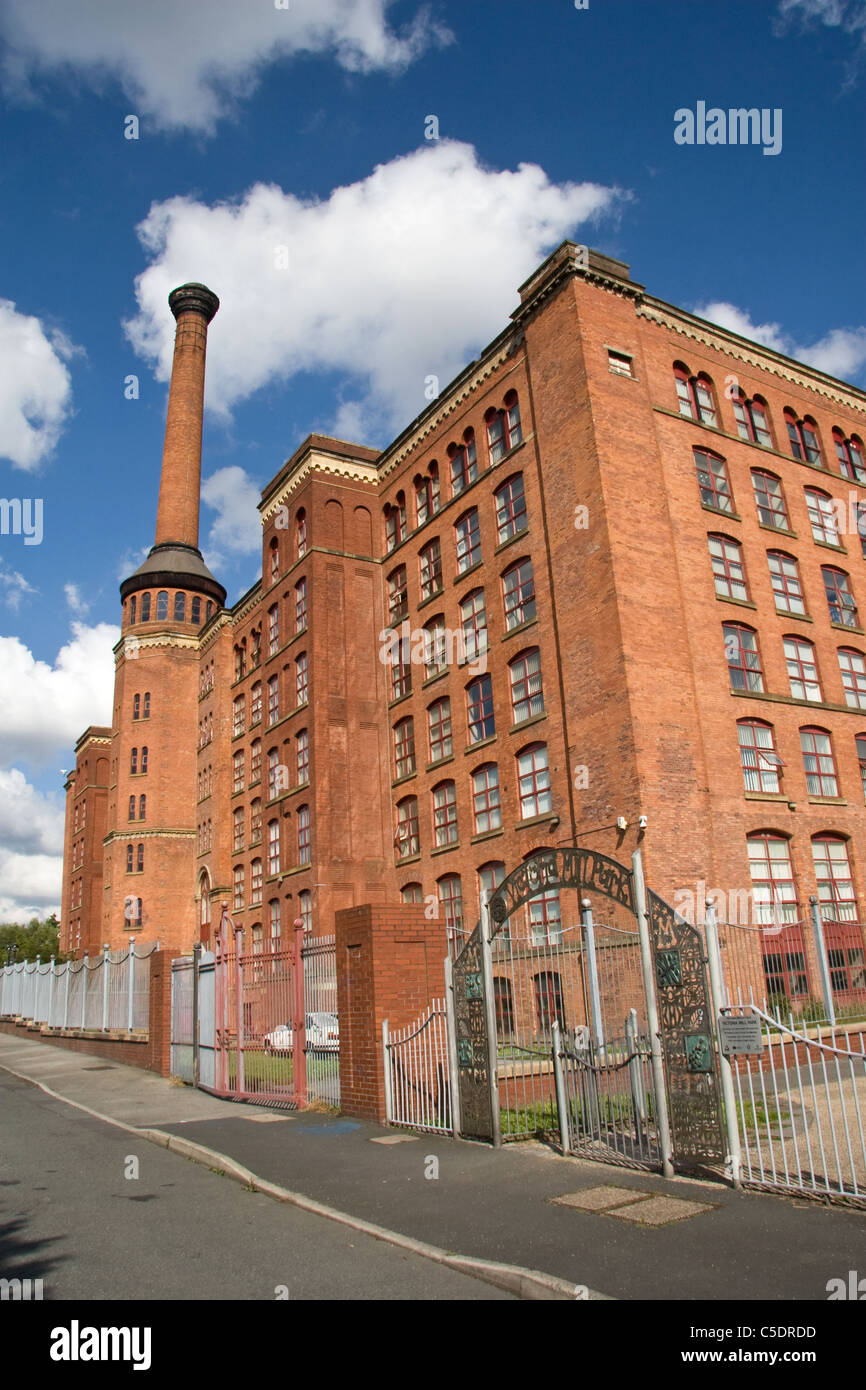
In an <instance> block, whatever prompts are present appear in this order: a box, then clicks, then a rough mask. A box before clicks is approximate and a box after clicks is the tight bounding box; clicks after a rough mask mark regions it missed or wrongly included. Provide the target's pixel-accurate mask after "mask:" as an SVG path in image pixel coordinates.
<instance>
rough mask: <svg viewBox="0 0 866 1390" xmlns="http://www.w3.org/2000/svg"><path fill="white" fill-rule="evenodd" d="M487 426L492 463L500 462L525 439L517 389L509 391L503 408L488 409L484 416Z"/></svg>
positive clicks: (488, 447) (488, 446) (488, 448)
mask: <svg viewBox="0 0 866 1390" xmlns="http://www.w3.org/2000/svg"><path fill="white" fill-rule="evenodd" d="M484 422H485V424H486V426H487V450H488V453H489V456H490V462H491V464H495V463H498V462H499V460H500V459H501V458H504V457H505V455H506V454H507V453H509V451H510V450H511V449H515V448H516V447H517V445H518V444H520V443H521V441H522V439H523V429H522V426H521V423H520V404H519V402H518V399H517V392H516V391H509V392H508V395H507V396H506V397H505V407H504V409H502V410H494V409H491V410H488V411H487V413H486V415H485V416H484Z"/></svg>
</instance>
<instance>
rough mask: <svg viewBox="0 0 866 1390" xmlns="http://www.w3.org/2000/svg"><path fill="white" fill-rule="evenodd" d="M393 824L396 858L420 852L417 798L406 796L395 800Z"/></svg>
mask: <svg viewBox="0 0 866 1390" xmlns="http://www.w3.org/2000/svg"><path fill="white" fill-rule="evenodd" d="M396 809H397V815H396V821H395V825H394V847H395V849H396V851H397V858H398V859H408V858H409V857H410V856H411V855H413V854H418V853H419V852H420V841H419V837H418V798H417V796H406V797H404V798H403V800H402V801H398V802H397V808H396Z"/></svg>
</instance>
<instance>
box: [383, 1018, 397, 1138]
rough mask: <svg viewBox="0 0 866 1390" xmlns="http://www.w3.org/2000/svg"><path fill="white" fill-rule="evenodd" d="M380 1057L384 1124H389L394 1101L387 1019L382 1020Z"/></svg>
mask: <svg viewBox="0 0 866 1390" xmlns="http://www.w3.org/2000/svg"><path fill="white" fill-rule="evenodd" d="M382 1056H383V1059H384V1063H385V1122H386V1124H390V1123H391V1121H392V1120H393V1118H394V1101H393V1097H392V1092H391V1033H390V1031H389V1028H388V1020H387V1018H383V1019H382Z"/></svg>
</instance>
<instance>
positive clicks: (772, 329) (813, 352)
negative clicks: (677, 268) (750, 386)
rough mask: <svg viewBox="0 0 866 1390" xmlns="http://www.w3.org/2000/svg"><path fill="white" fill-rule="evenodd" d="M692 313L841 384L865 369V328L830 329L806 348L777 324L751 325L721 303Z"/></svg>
mask: <svg viewBox="0 0 866 1390" xmlns="http://www.w3.org/2000/svg"><path fill="white" fill-rule="evenodd" d="M694 312H695V313H696V314H698V315H699V316H700V317H701V318H704V319H709V320H710V322H711V323H718V324H720V325H721V327H722V328H729V329H730V330H731V332H732V333H739V334H741V335H742V336H743V337H744V338H751V340H752V341H753V342H755V343H761V344H762V345H763V346H764V347H768V348H772V349H773V350H774V351H775V352H783V353H784V354H785V355H786V356H787V357H794V358H796V360H797V361H798V362H805V363H807V364H808V365H809V366H811V367H815V368H816V370H817V371H820V372H827V373H828V374H829V375H830V376H835V377H839V378H840V379H841V380H842V381H854V380H855V378H856V377H857V376H858V375H859V374H860V373H861V372H862V371H863V368H864V367H866V328H833V329H830V330H829V332H827V333H825V334H824V336H823V338H819V340H818V341H817V342H816V343H812V344H811V346H808V347H806V346H803V345H802V344H799V343H797V342H796V340H795V339H794V338H793V337H792V336H791V334H789V333H785V332H784V330H783V329H782V327H781V325H780V324H778V323H760V324H758V323H753V322H752V320H751V318H750V317H749V314H748V313H747V312H746V311H745V310H743V309H738V308H737V306H736V305H735V304H729V303H727V302H725V301H723V300H718V301H716V302H715V303H712V304H703V305H698V306H697V307H696V308H695V310H694Z"/></svg>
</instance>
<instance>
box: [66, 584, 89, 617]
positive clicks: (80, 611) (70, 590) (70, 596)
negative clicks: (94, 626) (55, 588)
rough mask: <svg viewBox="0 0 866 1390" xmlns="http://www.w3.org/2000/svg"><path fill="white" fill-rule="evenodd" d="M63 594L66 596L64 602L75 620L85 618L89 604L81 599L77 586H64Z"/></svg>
mask: <svg viewBox="0 0 866 1390" xmlns="http://www.w3.org/2000/svg"><path fill="white" fill-rule="evenodd" d="M63 592H64V594H65V595H66V602H67V604H68V605H69V607H70V608H71V610H72V612H73V613H74V614H75V616H76V618H85V617H86V616H87V614H88V613H89V612H90V604H89V603H87V602H86V601H85V600H84V599H83V598H82V597H81V590H80V589H79V587H78V585H77V584H64V585H63Z"/></svg>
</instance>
